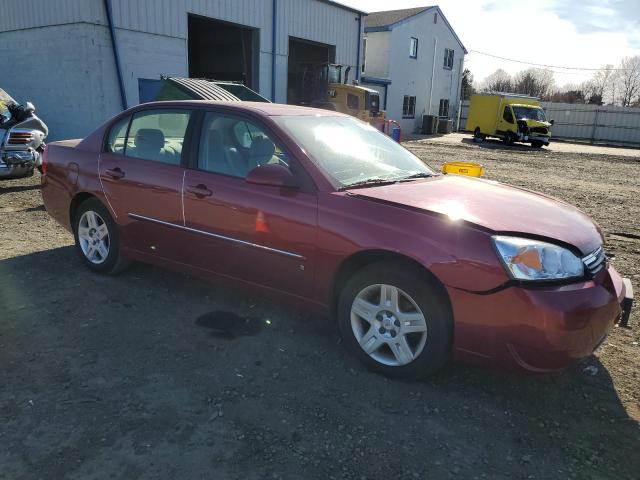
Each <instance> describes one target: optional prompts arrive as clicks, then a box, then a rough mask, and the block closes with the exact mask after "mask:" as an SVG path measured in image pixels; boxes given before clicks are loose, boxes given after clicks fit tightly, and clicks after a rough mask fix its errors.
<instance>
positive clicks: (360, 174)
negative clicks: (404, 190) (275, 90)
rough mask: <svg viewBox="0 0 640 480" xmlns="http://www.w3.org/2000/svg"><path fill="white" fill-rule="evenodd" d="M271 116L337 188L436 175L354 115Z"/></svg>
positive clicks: (406, 151) (417, 159)
mask: <svg viewBox="0 0 640 480" xmlns="http://www.w3.org/2000/svg"><path fill="white" fill-rule="evenodd" d="M272 118H273V120H274V121H275V122H277V123H278V124H279V125H280V126H281V127H282V128H284V129H285V130H286V131H287V132H288V133H289V134H290V135H291V136H292V137H293V138H294V139H295V140H296V141H297V142H298V144H299V145H300V146H301V147H302V148H303V149H304V150H305V151H306V153H307V154H308V155H309V157H310V158H311V159H312V161H313V162H314V163H315V164H316V165H318V167H320V169H322V170H323V171H324V172H325V173H326V174H327V175H328V176H329V177H330V178H331V179H332V180H333V182H334V183H335V184H337V186H338V188H345V187H349V186H352V185H356V184H359V185H362V184H366V183H367V182H371V183H376V182H377V183H381V182H384V181H389V182H391V181H399V180H402V179H407V178H408V177H421V176H424V177H427V176H431V175H434V171H433V170H431V169H430V168H429V167H427V166H426V165H425V164H424V163H423V162H422V161H421V160H420V159H419V158H418V157H416V156H415V155H413V154H412V153H411V152H409V151H408V150H406V149H405V148H403V147H401V146H400V145H398V144H397V143H396V142H394V141H393V140H391V139H390V138H389V137H387V136H386V135H384V134H382V133H381V132H379V131H378V130H376V129H375V128H374V127H372V126H371V125H369V124H367V123H364V122H361V121H360V120H357V119H355V118H351V117H302V116H296V117H287V116H283V117H272Z"/></svg>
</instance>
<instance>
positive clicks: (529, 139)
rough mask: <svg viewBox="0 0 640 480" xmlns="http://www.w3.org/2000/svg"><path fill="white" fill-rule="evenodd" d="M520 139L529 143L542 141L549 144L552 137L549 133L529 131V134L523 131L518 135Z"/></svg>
mask: <svg viewBox="0 0 640 480" xmlns="http://www.w3.org/2000/svg"><path fill="white" fill-rule="evenodd" d="M518 140H519V141H520V142H527V143H532V142H541V143H542V144H543V145H549V142H550V141H551V137H549V135H539V134H536V133H529V134H527V135H523V134H522V133H521V134H520V135H519V137H518Z"/></svg>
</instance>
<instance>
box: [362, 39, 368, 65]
mask: <svg viewBox="0 0 640 480" xmlns="http://www.w3.org/2000/svg"><path fill="white" fill-rule="evenodd" d="M366 66H367V39H366V38H363V39H362V73H364V71H365V68H366Z"/></svg>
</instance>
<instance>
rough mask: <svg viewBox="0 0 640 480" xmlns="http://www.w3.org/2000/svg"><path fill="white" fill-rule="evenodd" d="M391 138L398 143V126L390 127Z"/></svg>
mask: <svg viewBox="0 0 640 480" xmlns="http://www.w3.org/2000/svg"><path fill="white" fill-rule="evenodd" d="M391 138H393V139H394V140H395V141H396V142H398V143H400V127H391Z"/></svg>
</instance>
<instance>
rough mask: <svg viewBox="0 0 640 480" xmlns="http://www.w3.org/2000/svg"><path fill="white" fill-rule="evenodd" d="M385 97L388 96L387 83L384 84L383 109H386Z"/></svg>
mask: <svg viewBox="0 0 640 480" xmlns="http://www.w3.org/2000/svg"><path fill="white" fill-rule="evenodd" d="M387 98H389V84H388V83H385V84H384V111H385V112H386V111H387Z"/></svg>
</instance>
